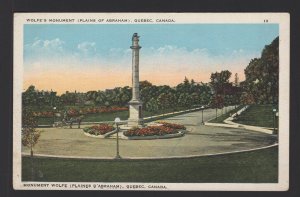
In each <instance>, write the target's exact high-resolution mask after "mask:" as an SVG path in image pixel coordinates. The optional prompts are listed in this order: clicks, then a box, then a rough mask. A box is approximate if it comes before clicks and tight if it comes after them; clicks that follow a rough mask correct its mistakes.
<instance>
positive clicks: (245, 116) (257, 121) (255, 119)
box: [234, 105, 278, 128]
mask: <svg viewBox="0 0 300 197" xmlns="http://www.w3.org/2000/svg"><path fill="white" fill-rule="evenodd" d="M272 110H273V106H272V105H251V106H249V108H248V109H247V110H246V111H244V112H243V113H242V114H241V115H240V116H239V117H238V118H237V119H236V120H234V122H237V123H240V124H246V125H253V126H261V127H270V128H272V127H273V121H274V113H273V111H272ZM277 121H278V120H276V125H275V127H277V125H278V122H277Z"/></svg>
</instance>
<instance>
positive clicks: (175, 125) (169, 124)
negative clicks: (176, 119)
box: [157, 121, 186, 130]
mask: <svg viewBox="0 0 300 197" xmlns="http://www.w3.org/2000/svg"><path fill="white" fill-rule="evenodd" d="M157 123H159V124H162V125H163V126H166V127H169V128H173V129H182V130H185V129H186V128H185V126H183V125H181V124H174V123H168V122H163V121H158V122H157Z"/></svg>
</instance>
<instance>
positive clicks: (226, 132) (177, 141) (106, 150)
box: [23, 109, 277, 158]
mask: <svg viewBox="0 0 300 197" xmlns="http://www.w3.org/2000/svg"><path fill="white" fill-rule="evenodd" d="M203 114H204V117H203V119H204V121H207V120H209V119H211V118H213V117H214V116H215V110H214V109H206V110H205V111H204V113H203ZM201 117H202V112H201V111H197V112H191V113H187V114H183V115H179V116H175V117H172V118H168V119H166V121H168V122H174V123H179V124H184V125H185V126H186V127H187V133H186V135H185V136H183V137H180V138H173V139H158V140H120V142H119V144H120V155H121V156H122V157H124V158H126V157H127V158H129V157H133V158H137V157H143V158H145V157H152V158H153V157H180V156H183V157H185V156H188V155H206V154H220V153H224V152H231V151H242V150H249V149H254V148H260V147H264V146H269V145H272V144H274V143H276V141H277V138H276V136H271V135H268V134H265V133H260V132H255V131H248V130H245V129H235V128H222V127H209V126H204V125H202V124H201V122H202V118H201ZM23 153H25V154H26V153H27V154H28V153H29V149H28V148H25V147H23ZM34 153H35V154H37V155H38V154H43V155H53V156H55V155H56V156H68V157H72V156H74V157H93V158H94V157H99V158H113V157H114V156H115V154H116V139H96V138H91V137H87V136H85V135H84V134H83V130H82V129H75V128H74V129H63V128H45V129H43V132H42V134H41V137H40V139H39V142H38V144H37V145H36V146H35V148H34Z"/></svg>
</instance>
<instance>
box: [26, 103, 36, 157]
mask: <svg viewBox="0 0 300 197" xmlns="http://www.w3.org/2000/svg"><path fill="white" fill-rule="evenodd" d="M22 112H23V113H22V144H23V145H24V146H27V147H29V148H30V155H31V156H33V147H34V146H35V144H36V143H37V142H38V139H39V137H40V131H38V130H36V127H37V120H36V118H35V117H34V116H33V112H32V111H31V110H30V109H28V108H24V109H23V111H22Z"/></svg>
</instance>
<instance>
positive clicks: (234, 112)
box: [13, 13, 290, 191]
mask: <svg viewBox="0 0 300 197" xmlns="http://www.w3.org/2000/svg"><path fill="white" fill-rule="evenodd" d="M289 20H290V16H289V14H288V13H15V15H14V68H13V69H14V81H13V87H14V90H13V93H14V94H13V96H14V98H13V99H14V100H13V101H14V102H13V109H14V111H13V123H14V124H13V187H14V189H17V190H160V191H168V190H186V191H192V190H194V191H201V190H206V191H286V190H288V188H289V69H290V59H289V58H290V57H289V54H290V52H289V50H290V48H289V47H290V43H289V40H290V21H289Z"/></svg>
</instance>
